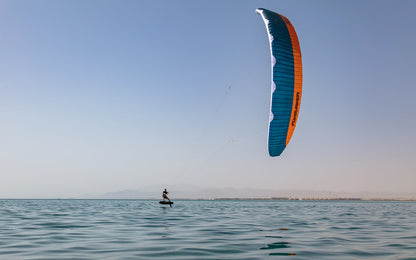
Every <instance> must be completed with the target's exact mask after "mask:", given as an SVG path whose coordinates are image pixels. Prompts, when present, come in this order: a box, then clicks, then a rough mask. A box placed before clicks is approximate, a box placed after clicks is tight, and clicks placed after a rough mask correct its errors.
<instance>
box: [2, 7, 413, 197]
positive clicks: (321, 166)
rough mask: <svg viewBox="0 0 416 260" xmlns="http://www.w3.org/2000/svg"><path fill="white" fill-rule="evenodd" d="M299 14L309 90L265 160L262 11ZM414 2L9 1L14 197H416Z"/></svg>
mask: <svg viewBox="0 0 416 260" xmlns="http://www.w3.org/2000/svg"><path fill="white" fill-rule="evenodd" d="M259 7H262V8H266V9H270V10H272V11H275V12H278V13H280V14H282V15H284V16H286V17H287V18H289V19H290V21H291V22H292V24H293V25H294V27H295V29H296V32H297V34H298V37H299V41H300V47H301V51H302V62H303V94H302V103H301V108H300V114H299V118H298V122H297V127H296V129H295V132H294V134H293V136H292V139H291V141H290V143H289V145H288V147H287V148H286V150H285V151H284V152H283V154H282V155H281V156H280V157H270V156H269V155H268V152H267V133H268V130H267V128H268V119H269V106H270V104H269V101H270V88H271V75H270V74H271V68H270V52H269V42H268V38H267V34H266V29H265V26H264V23H263V21H262V19H261V17H260V16H259V15H258V14H257V13H256V12H255V9H256V8H259ZM414 10H416V2H415V1H410V0H409V1H405V0H403V1H393V0H391V1H370V0H364V1H332V0H327V1H326V0H325V1H318V0H314V1H309V0H305V1H275V0H258V1H246V0H229V1H222V0H213V1H193V0H182V1H153V0H141V1H128V0H122V1H114V0H113V1H108V0H104V1H101V0H100V1H98V0H87V1H85V0H74V1H54V0H36V1H29V0H1V1H0V123H1V125H0V198H53V197H61V198H65V197H77V196H82V195H84V194H102V193H106V192H117V191H120V190H137V189H141V188H143V187H150V186H152V187H159V186H160V187H161V188H164V187H169V185H192V186H197V187H213V188H227V187H232V188H241V189H246V188H250V189H269V190H311V191H342V192H378V193H413V194H414V193H416V192H415V191H416V159H415V158H416V150H415V149H414V147H415V146H416V135H415V133H416V116H415V112H416V102H414V100H415V96H416V79H415V77H414V76H415V72H416V51H415V49H414V46H416V30H415V29H414V28H415V27H416V16H415V15H414Z"/></svg>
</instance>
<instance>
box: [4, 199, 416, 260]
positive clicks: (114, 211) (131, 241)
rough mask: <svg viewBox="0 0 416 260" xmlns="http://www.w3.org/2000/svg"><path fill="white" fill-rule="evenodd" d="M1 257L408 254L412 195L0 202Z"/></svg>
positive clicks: (415, 233)
mask: <svg viewBox="0 0 416 260" xmlns="http://www.w3.org/2000/svg"><path fill="white" fill-rule="evenodd" d="M0 259H7V260H8V259H10V260H15V259H17V260H19V259H42V260H44V259H71V260H75V259H337V260H338V259H378V260H379V259H403V260H404V259H416V202H402V201H401V202H399V201H275V200H175V201H174V204H173V206H172V207H169V205H167V206H165V205H160V204H159V203H158V200H64V199H62V200H0Z"/></svg>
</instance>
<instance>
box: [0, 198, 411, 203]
mask: <svg viewBox="0 0 416 260" xmlns="http://www.w3.org/2000/svg"><path fill="white" fill-rule="evenodd" d="M0 200H160V198H116V197H115V198H0ZM173 200H179V201H180V200H190V201H192V200H210V201H224V200H225V201H243V200H252V201H255V200H258V201H386V202H388V201H392V202H395V201H396V202H416V199H409V198H391V199H387V198H330V197H328V198H325V197H319V198H314V197H305V198H301V197H299V198H298V197H270V198H267V197H266V198H228V197H224V198H221V197H219V198H173Z"/></svg>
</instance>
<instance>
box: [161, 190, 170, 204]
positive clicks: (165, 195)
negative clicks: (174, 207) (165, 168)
mask: <svg viewBox="0 0 416 260" xmlns="http://www.w3.org/2000/svg"><path fill="white" fill-rule="evenodd" d="M168 193H169V192H168V191H167V190H166V189H165V190H164V191H163V195H162V196H163V202H165V199H167V200H168V201H169V202H171V201H170V199H169V198H168Z"/></svg>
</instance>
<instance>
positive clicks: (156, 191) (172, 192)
mask: <svg viewBox="0 0 416 260" xmlns="http://www.w3.org/2000/svg"><path fill="white" fill-rule="evenodd" d="M163 188H165V187H159V186H158V187H145V188H141V189H137V190H122V191H116V192H108V193H105V194H101V195H98V196H88V197H94V198H100V199H157V198H161V196H162V189H163ZM166 188H168V191H169V196H170V197H171V198H173V199H218V198H239V199H242V198H293V199H296V198H301V199H310V198H315V199H319V198H320V199H323V198H329V199H340V198H360V199H399V200H416V193H413V194H411V193H401V194H400V193H383V192H377V193H376V192H332V191H307V190H272V189H252V188H209V187H198V186H193V185H170V186H168V187H166Z"/></svg>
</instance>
